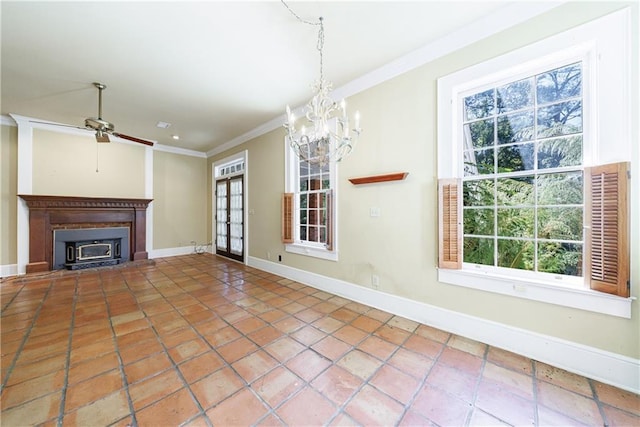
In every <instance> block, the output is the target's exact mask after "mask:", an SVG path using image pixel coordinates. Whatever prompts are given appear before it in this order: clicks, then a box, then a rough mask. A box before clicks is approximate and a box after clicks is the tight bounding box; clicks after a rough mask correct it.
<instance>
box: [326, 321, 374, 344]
mask: <svg viewBox="0 0 640 427" xmlns="http://www.w3.org/2000/svg"><path fill="white" fill-rule="evenodd" d="M333 336H334V337H336V338H338V339H340V340H341V341H344V342H346V343H347V344H351V345H357V344H358V343H360V341H362V340H363V339H364V338H366V337H367V336H368V334H367V333H366V332H364V331H363V330H362V329H358V328H354V327H353V326H351V325H346V326H343V327H342V328H340V329H338V330H337V331H335V332H334V333H333Z"/></svg>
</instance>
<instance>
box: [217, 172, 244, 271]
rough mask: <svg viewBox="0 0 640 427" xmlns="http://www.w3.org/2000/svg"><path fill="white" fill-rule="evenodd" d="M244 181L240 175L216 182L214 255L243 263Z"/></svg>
mask: <svg viewBox="0 0 640 427" xmlns="http://www.w3.org/2000/svg"><path fill="white" fill-rule="evenodd" d="M243 192H244V180H243V176H242V175H238V176H233V177H228V178H223V179H219V180H217V181H216V194H215V197H216V253H217V254H218V255H222V256H226V257H228V258H233V259H236V260H238V261H244V206H243V200H244V197H243Z"/></svg>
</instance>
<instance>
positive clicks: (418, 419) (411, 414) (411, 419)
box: [398, 409, 490, 427]
mask: <svg viewBox="0 0 640 427" xmlns="http://www.w3.org/2000/svg"><path fill="white" fill-rule="evenodd" d="M398 426H402V427H416V426H432V427H436V424H434V423H432V422H431V421H429V420H427V419H426V418H425V417H423V416H422V415H421V414H419V413H417V412H416V411H414V410H412V409H409V410H408V411H407V412H406V413H405V414H404V417H402V419H401V420H400V422H399V423H398ZM487 426H490V424H488V425H487ZM487 426H483V427H487Z"/></svg>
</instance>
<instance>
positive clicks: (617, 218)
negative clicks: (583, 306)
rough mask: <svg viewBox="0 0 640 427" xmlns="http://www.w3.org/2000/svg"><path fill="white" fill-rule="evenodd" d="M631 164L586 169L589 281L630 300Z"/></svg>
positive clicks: (603, 290) (592, 286)
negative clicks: (629, 178) (629, 169)
mask: <svg viewBox="0 0 640 427" xmlns="http://www.w3.org/2000/svg"><path fill="white" fill-rule="evenodd" d="M628 168H629V163H626V162H623V163H613V164H609V165H603V166H594V167H590V168H586V169H585V195H586V203H585V210H586V212H585V217H586V226H587V227H586V236H585V242H586V244H585V254H586V263H585V264H586V278H587V280H589V283H590V287H591V289H593V290H596V291H600V292H607V293H610V294H615V295H619V296H622V297H628V296H629V285H628V282H629V228H628V227H629V225H628V224H629V200H628V184H627V182H628V178H627V171H628Z"/></svg>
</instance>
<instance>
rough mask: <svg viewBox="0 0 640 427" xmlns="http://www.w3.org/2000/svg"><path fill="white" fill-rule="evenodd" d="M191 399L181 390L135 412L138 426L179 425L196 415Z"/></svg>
mask: <svg viewBox="0 0 640 427" xmlns="http://www.w3.org/2000/svg"><path fill="white" fill-rule="evenodd" d="M198 411H199V410H198V407H197V405H196V404H195V402H194V401H193V397H192V396H191V394H190V393H189V392H188V391H187V389H186V388H183V389H181V390H179V391H177V392H175V393H173V394H171V395H169V396H167V397H165V398H164V399H162V400H160V401H158V402H156V403H154V404H153V405H150V406H147V407H146V408H144V409H143V410H141V411H138V412H136V419H137V421H138V424H139V425H140V426H153V425H156V426H159V425H174V426H177V425H180V424H182V423H183V422H184V421H185V420H188V419H189V418H192V417H193V416H195V415H197V414H198Z"/></svg>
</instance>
